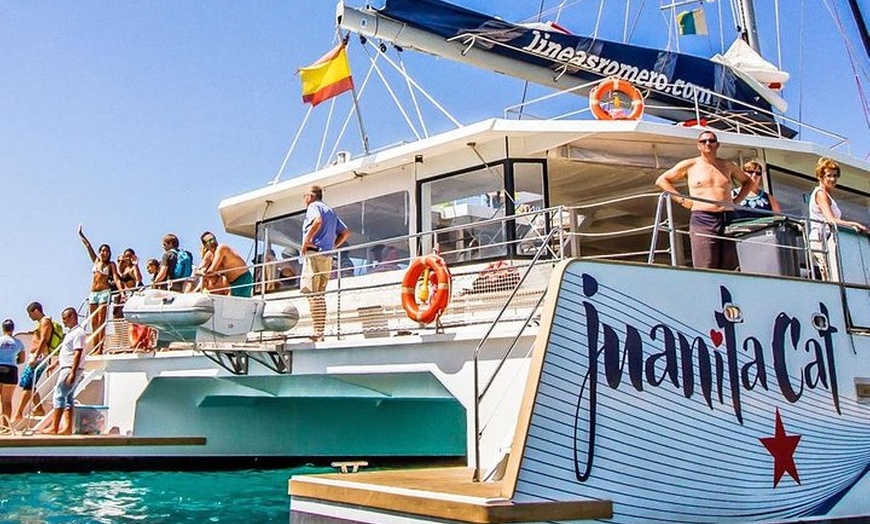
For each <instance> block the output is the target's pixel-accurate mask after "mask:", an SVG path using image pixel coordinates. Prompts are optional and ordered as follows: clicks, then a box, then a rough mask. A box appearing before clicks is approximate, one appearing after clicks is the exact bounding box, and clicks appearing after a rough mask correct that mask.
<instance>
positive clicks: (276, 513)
mask: <svg viewBox="0 0 870 524" xmlns="http://www.w3.org/2000/svg"><path fill="white" fill-rule="evenodd" d="M332 471H335V470H333V469H322V468H321V469H318V468H294V469H280V470H267V471H253V470H246V471H228V472H227V471H222V472H184V473H179V472H157V471H152V472H94V473H23V474H15V475H0V523H3V524H6V523H10V524H11V523H16V524H18V523H23V524H55V523H58V524H59V523H64V524H67V523H82V524H84V523H125V522H142V523H163V522H165V523H170V522H172V523H175V522H190V523H194V522H195V523H212V522H217V523H223V522H225V523H230V522H245V523H260V522H278V523H282V524H286V523H287V522H288V521H289V512H290V498H289V496H288V495H287V480H288V479H289V478H290V477H291V476H292V475H296V474H306V473H324V472H332Z"/></svg>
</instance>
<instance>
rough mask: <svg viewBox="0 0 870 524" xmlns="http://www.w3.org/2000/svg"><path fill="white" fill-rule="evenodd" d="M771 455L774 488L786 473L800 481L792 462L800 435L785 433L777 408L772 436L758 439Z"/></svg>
mask: <svg viewBox="0 0 870 524" xmlns="http://www.w3.org/2000/svg"><path fill="white" fill-rule="evenodd" d="M758 440H760V441H761V443H762V444H764V447H765V448H767V451H768V452H770V454H771V455H772V456H773V487H774V488H775V487H776V486H777V484H779V481H780V480H781V479H782V476H783V475H785V474H786V473H788V474H789V475H791V478H793V479H794V481H795V482H797V483H798V484H800V483H801V479H800V476H799V475H798V471H797V466H796V465H795V463H794V452H795V449H797V446H798V442H800V440H801V436H800V435H786V434H785V427H784V426H783V425H782V418H781V417H780V416H779V408H776V429H775V431H774V436H773V437H767V438H760V439H758Z"/></svg>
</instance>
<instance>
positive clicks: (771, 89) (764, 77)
mask: <svg viewBox="0 0 870 524" xmlns="http://www.w3.org/2000/svg"><path fill="white" fill-rule="evenodd" d="M710 60H712V61H713V62H717V63H720V64H723V65H726V66H728V67H730V68H731V69H732V70H733V71H734V72H735V73H736V74H737V75H738V76H740V77H741V78H743V79H744V80H746V81H747V83H749V85H751V86H752V87H753V88H754V89H755V90H756V91H757V92H758V93H759V94H760V95H761V96H763V97H764V98H765V99H766V100H767V101H768V102H770V103H771V104H772V105H773V106H774V107H776V108H777V109H778V110H780V111H782V112H783V113H784V112H785V111H787V110H788V104H787V103H786V102H785V100H783V99H782V98H781V97H780V96H779V95H778V94H777V93H776V92H775V91H778V90H780V89H782V87H783V86H784V85H785V83H786V82H788V79H789V76H790V75H789V74H788V73H787V72H785V71H782V70H781V69H779V68H778V67H776V66H775V65H773V64H771V63H770V62H768V61H767V60H765V59H764V58H762V56H761V55H760V54H758V52H756V51H755V50H754V49H752V48H751V47H749V44H747V43H746V42H745V41H744V40H742V39H740V38H738V39H736V40H734V43H733V44H731V47H729V48H728V50H727V51H725V54H723V55H718V54H717V55H715V56H713V58H711V59H710ZM755 83H758V84H760V85H755Z"/></svg>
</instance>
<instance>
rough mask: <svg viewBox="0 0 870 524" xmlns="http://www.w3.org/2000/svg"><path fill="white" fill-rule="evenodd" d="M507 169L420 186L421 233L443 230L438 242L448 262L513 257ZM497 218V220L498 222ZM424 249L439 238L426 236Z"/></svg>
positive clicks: (481, 171) (500, 166) (448, 177)
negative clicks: (507, 232)
mask: <svg viewBox="0 0 870 524" xmlns="http://www.w3.org/2000/svg"><path fill="white" fill-rule="evenodd" d="M504 178H505V177H504V165H503V164H497V165H489V166H485V167H481V168H476V169H474V170H471V171H464V172H461V173H456V174H452V175H446V176H443V177H440V178H438V179H435V180H430V181H426V182H422V183H421V184H420V209H421V210H423V212H422V213H421V217H420V221H421V224H420V226H421V231H436V232H437V231H438V230H442V229H448V230H447V231H444V232H442V233H437V234H436V235H435V237H434V242H435V243H437V244H438V247H439V248H440V250H441V256H443V257H444V259H445V260H446V261H447V262H448V263H456V262H466V261H469V260H479V259H486V258H494V257H503V256H505V254H506V253H507V243H506V238H505V230H504V223H503V222H501V221H498V220H497V219H499V218H503V217H504V216H505V201H504V195H505V192H504V191H503V189H504ZM493 220H495V221H494V222H493ZM422 247H423V251H424V252H427V251H430V250H431V249H432V248H433V247H434V246H433V239H432V238H430V237H424V238H423V242H422Z"/></svg>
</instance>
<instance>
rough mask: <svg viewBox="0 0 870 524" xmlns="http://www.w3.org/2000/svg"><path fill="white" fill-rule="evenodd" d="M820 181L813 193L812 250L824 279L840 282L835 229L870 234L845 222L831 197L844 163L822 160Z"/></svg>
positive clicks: (811, 201) (810, 208) (823, 158)
mask: <svg viewBox="0 0 870 524" xmlns="http://www.w3.org/2000/svg"><path fill="white" fill-rule="evenodd" d="M816 178H817V179H818V180H819V185H818V186H816V187H815V189H813V192H812V193H810V202H809V217H810V249H811V250H812V253H813V259H814V260H815V263H816V267H818V268H819V273H820V274H821V277H822V280H837V279H838V278H839V275H838V272H837V261H836V260H835V259H834V258H833V256H834V254H836V245H835V244H834V235H833V234H832V230H831V226H832V225H833V226H834V227H837V226H840V227H850V228H852V229H854V230H856V231H858V232H859V233H867V227H866V226H864V224H861V223H859V222H853V221H851V220H843V212H842V211H840V206H838V205H837V201H836V200H834V197H832V196H831V193H833V192H834V188H835V187H836V186H837V182H838V181H839V179H840V164H838V163H837V162H836V161H834V160H832V159H830V158H827V157H822V158H820V159H819V161H818V162H817V163H816Z"/></svg>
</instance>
